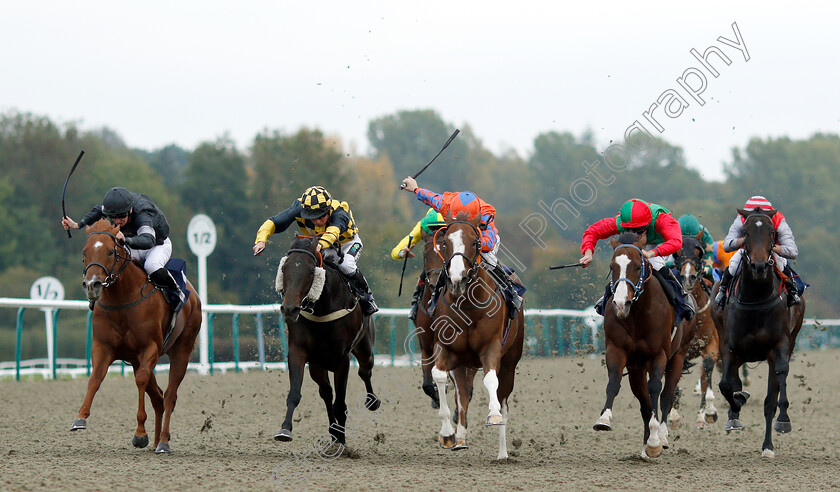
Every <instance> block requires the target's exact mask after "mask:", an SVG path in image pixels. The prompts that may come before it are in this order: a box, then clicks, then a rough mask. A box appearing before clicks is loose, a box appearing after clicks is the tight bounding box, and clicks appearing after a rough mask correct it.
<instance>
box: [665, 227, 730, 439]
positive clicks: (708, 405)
mask: <svg viewBox="0 0 840 492" xmlns="http://www.w3.org/2000/svg"><path fill="white" fill-rule="evenodd" d="M702 237H703V231H700V233H699V234H697V236H683V246H682V249H681V250H680V251H678V252H677V253H676V254H675V255H674V263H675V266H676V268H677V270H679V272H680V279H681V281H682V284H683V287H685V290H687V291H688V292H690V293H691V295H692V296H693V297H694V301H695V303H696V304H697V312H696V313H695V315H694V318H693V319H692V320H691V321H690V322H689V323H692V324H694V325H695V328H694V330H693V331H694V332H695V333H694V339H693V340H692V341H691V345H690V347H689V350H688V354H687V355H686V360H692V359H696V358H697V357H702V358H703V364H702V366H701V368H700V411H699V412H698V414H697V418H696V420H695V426H696V427H697V428H698V429H703V428H705V427H706V424H712V423H714V422H717V419H718V415H717V408H715V404H714V400H715V394H714V392H713V391H712V372H713V371H714V367H715V364H716V363H717V361H718V359H719V358H720V341H719V339H718V330H717V326H716V325H715V321H714V319H713V317H712V311H711V304H712V296H711V286H710V284H707V281H706V279H705V278H704V277H703V274H702V272H703V256H704V255H705V249H704V248H703V244H702V243H701V240H702ZM675 406H676V405H675ZM668 421H669V423H671V424H672V427H676V426H677V423H678V422H679V414H677V413H676V410H672V411H671V414H670V415H669V416H668Z"/></svg>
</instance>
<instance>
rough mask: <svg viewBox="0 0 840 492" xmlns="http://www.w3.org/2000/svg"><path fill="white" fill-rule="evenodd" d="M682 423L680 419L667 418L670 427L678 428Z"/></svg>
mask: <svg viewBox="0 0 840 492" xmlns="http://www.w3.org/2000/svg"><path fill="white" fill-rule="evenodd" d="M681 424H682V419H676V420H671V419H668V427H670V428H671V429H679V428H680V425H681Z"/></svg>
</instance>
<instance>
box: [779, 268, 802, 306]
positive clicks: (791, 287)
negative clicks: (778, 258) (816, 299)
mask: <svg viewBox="0 0 840 492" xmlns="http://www.w3.org/2000/svg"><path fill="white" fill-rule="evenodd" d="M782 273H784V274H785V277H786V280H785V289H787V305H788V307H790V306H793V305H795V304H801V303H802V298H801V297H799V289H798V288H797V287H796V281H795V280H794V279H793V271H792V270H791V269H790V265H785V269H784V271H782Z"/></svg>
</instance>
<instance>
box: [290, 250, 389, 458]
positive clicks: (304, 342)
mask: <svg viewBox="0 0 840 492" xmlns="http://www.w3.org/2000/svg"><path fill="white" fill-rule="evenodd" d="M317 246H318V239H317V238H313V237H309V236H295V238H294V239H292V244H291V246H290V248H289V251H288V253H287V254H286V256H284V257H283V259H282V260H281V261H280V266H279V268H278V269H277V279H276V282H275V287H276V289H277V292H278V293H279V294H280V295H281V296H282V297H283V303H282V305H281V307H280V311H281V312H282V313H283V318H284V319H285V321H286V326H287V327H288V330H289V356H288V368H289V382H290V387H289V395H288V397H287V398H286V418H285V420H284V421H283V425H282V427H281V429H280V431H278V432H277V434H276V435H275V436H274V439H275V440H277V441H291V440H292V417H293V415H294V412H295V408H297V406H298V404H299V403H300V398H301V395H300V388H301V386H302V385H303V371H304V367H305V366H306V364H307V363H309V375H310V376H311V377H312V380H313V381H315V382H316V383H317V384H318V390H319V394H320V396H321V399H322V400H324V404H325V405H326V407H327V419H328V420H329V433H330V435H331V436H332V438H333V441H334V442H336V443H338V444H340V445H342V446H343V445H344V444H345V434H346V432H345V424H346V422H347V403H346V402H345V399H346V396H347V377H348V374H349V373H350V354H351V353H352V354H353V355H354V356H356V360H357V361H358V362H359V377H361V378H362V381H364V383H365V388H366V390H367V395H366V397H365V403H364V405H365V407H366V408H367V409H368V410H371V411H373V410H376V409H378V408H379V405H380V401H379V398H378V397H377V396H376V395H375V394H374V393H373V386H372V385H371V381H370V379H371V375H372V373H373V344H374V340H375V338H374V337H375V334H376V332H375V327H374V323H373V318H372V317H370V316H363V315H362V308H361V306H359V301H358V300H357V299H356V296H355V295H354V294H353V292H352V290H351V289H350V285H349V284H348V282H347V280H346V279H345V278H344V276H343V275H342V274H341V273H340V272H339V271H338V268H337V267H335V266H332V265H328V264H324V261H323V257H322V256H321V252H320V251H317V249H316V247H317ZM328 371H329V372H332V373H333V382H334V384H335V400H333V390H332V387H331V386H330V378H329V374H328Z"/></svg>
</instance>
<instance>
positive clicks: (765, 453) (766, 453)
mask: <svg viewBox="0 0 840 492" xmlns="http://www.w3.org/2000/svg"><path fill="white" fill-rule="evenodd" d="M761 457H762V458H775V457H776V453H775V452H774V451H773V450H772V449H765V450H763V451H761Z"/></svg>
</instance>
